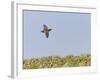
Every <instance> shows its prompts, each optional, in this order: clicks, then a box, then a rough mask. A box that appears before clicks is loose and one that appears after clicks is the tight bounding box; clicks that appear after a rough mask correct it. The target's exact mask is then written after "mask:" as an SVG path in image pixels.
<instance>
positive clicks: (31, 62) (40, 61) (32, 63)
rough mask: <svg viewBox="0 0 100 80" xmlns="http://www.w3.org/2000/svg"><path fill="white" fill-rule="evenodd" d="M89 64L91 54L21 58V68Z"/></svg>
mask: <svg viewBox="0 0 100 80" xmlns="http://www.w3.org/2000/svg"><path fill="white" fill-rule="evenodd" d="M90 65H91V55H90V54H81V55H78V56H73V55H68V56H64V57H60V56H48V57H41V58H31V59H25V60H23V69H40V68H61V67H82V66H90Z"/></svg>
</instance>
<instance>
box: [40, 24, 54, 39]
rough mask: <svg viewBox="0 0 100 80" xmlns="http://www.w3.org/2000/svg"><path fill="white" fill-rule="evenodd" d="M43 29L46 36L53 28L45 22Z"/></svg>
mask: <svg viewBox="0 0 100 80" xmlns="http://www.w3.org/2000/svg"><path fill="white" fill-rule="evenodd" d="M43 27H44V28H43V30H42V31H41V32H42V33H44V34H45V36H46V38H48V37H49V31H51V30H52V29H48V26H47V25H46V24H43Z"/></svg>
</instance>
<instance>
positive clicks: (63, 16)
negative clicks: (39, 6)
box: [23, 10, 91, 58]
mask: <svg viewBox="0 0 100 80" xmlns="http://www.w3.org/2000/svg"><path fill="white" fill-rule="evenodd" d="M43 24H46V25H47V26H48V28H50V29H52V31H50V33H49V38H46V37H45V35H44V33H41V30H43ZM81 53H91V14H88V13H71V12H69V13H67V12H66V13H63V12H46V11H28V10H24V11H23V56H24V58H32V57H43V56H49V55H54V56H56V55H58V56H65V55H69V54H74V55H78V54H81Z"/></svg>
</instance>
